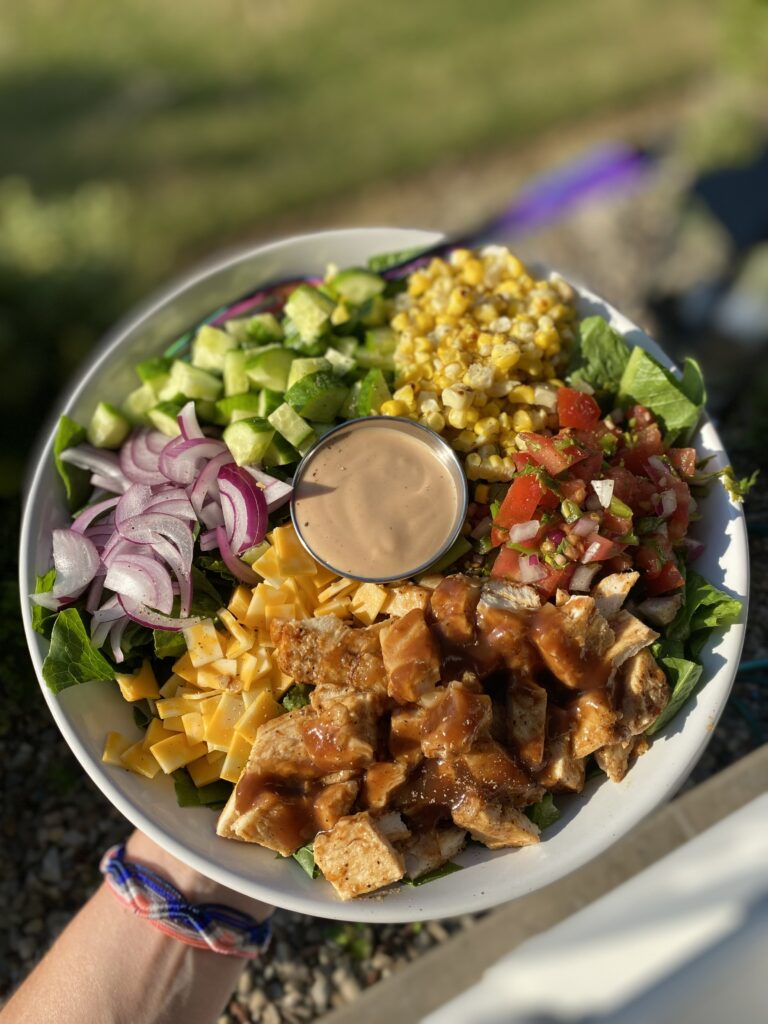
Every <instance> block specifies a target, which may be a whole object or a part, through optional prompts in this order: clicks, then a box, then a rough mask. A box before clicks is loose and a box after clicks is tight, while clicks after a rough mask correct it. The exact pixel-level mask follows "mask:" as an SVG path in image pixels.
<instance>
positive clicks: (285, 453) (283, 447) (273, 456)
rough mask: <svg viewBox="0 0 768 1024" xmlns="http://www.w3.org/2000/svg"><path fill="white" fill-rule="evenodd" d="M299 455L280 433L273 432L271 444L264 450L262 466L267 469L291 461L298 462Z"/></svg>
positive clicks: (287, 463)
mask: <svg viewBox="0 0 768 1024" xmlns="http://www.w3.org/2000/svg"><path fill="white" fill-rule="evenodd" d="M300 458H301V456H300V455H299V453H298V452H297V451H296V449H295V448H294V447H293V445H292V444H290V443H289V442H288V441H286V440H285V438H284V437H283V436H282V435H281V434H275V436H274V437H273V438H272V444H270V446H269V448H267V450H266V451H265V452H264V466H265V468H267V469H269V468H270V467H271V466H288V465H290V464H291V463H292V462H298V461H299V459H300Z"/></svg>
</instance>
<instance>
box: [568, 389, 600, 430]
mask: <svg viewBox="0 0 768 1024" xmlns="http://www.w3.org/2000/svg"><path fill="white" fill-rule="evenodd" d="M557 415H558V417H559V418H560V426H561V427H576V428H577V429H579V430H589V428H590V427H592V426H594V425H595V424H596V423H597V422H598V420H599V419H600V406H599V405H598V404H597V402H596V401H595V400H594V398H593V397H592V396H591V395H585V394H584V393H583V392H582V391H576V390H575V389H574V388H558V391H557Z"/></svg>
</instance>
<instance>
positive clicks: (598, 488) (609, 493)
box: [592, 479, 615, 508]
mask: <svg viewBox="0 0 768 1024" xmlns="http://www.w3.org/2000/svg"><path fill="white" fill-rule="evenodd" d="M614 486H615V481H613V480H611V479H608V480H593V481H592V490H593V491H594V492H595V495H596V496H597V500H598V501H599V502H600V504H601V505H602V507H603V508H608V506H609V505H610V504H611V498H612V497H613V488H614Z"/></svg>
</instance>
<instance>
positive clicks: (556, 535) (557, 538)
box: [548, 530, 565, 547]
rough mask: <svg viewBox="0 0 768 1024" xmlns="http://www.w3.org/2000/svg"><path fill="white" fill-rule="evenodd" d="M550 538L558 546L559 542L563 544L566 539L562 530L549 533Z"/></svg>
mask: <svg viewBox="0 0 768 1024" xmlns="http://www.w3.org/2000/svg"><path fill="white" fill-rule="evenodd" d="M548 538H549V540H551V541H552V543H553V544H554V545H555V547H557V545H558V544H562V543H563V541H564V540H565V534H564V533H563V531H562V530H553V531H552V533H550V534H548Z"/></svg>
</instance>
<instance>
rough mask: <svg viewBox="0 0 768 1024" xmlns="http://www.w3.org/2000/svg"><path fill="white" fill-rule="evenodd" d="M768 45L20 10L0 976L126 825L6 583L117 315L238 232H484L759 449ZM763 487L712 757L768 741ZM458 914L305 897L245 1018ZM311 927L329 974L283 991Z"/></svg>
mask: <svg viewBox="0 0 768 1024" xmlns="http://www.w3.org/2000/svg"><path fill="white" fill-rule="evenodd" d="M767 52H768V2H766V0H643V2H636V0H580V2H579V3H578V4H575V3H569V2H567V0H537V2H536V3H531V2H523V0H474V2H473V3H472V4H467V3H462V2H459V0H420V2H419V3H405V2H399V3H398V2H390V3H388V4H381V3H376V4H374V3H361V2H360V0H357V2H352V0H325V2H324V3H323V4H318V3H313V2H311V0H217V2H216V3H211V2H210V0H185V2H184V3H181V2H179V0H167V2H165V3H162V4H158V3H157V2H156V0H112V2H111V3H109V4H104V3H102V2H100V0H67V2H64V0H25V2H24V3H23V4H20V3H16V4H12V3H10V2H7V3H4V4H2V5H1V6H0V353H1V354H2V363H0V366H1V367H2V372H0V396H1V399H2V400H1V401H0V421H2V433H3V438H4V443H3V445H2V448H0V498H1V500H2V517H1V519H0V530H1V531H2V532H1V536H0V539H1V540H2V544H0V552H1V555H0V557H2V559H3V574H2V578H3V583H2V587H3V590H2V616H0V628H2V631H3V633H2V638H0V686H2V692H3V698H2V701H0V744H1V745H2V746H3V750H2V751H0V754H1V755H2V756H3V760H4V765H5V766H6V768H5V771H4V773H3V782H2V785H3V787H4V790H5V794H4V797H7V799H4V807H6V808H8V811H9V813H7V814H6V815H5V816H4V821H3V823H2V829H3V833H2V839H1V840H0V880H2V885H3V886H7V887H8V893H4V892H2V891H0V903H2V904H3V905H8V906H9V907H10V908H11V909H10V911H9V915H10V916H9V918H8V920H9V922H10V923H9V929H10V930H9V931H8V932H7V933H5V934H3V935H0V964H3V965H4V966H3V967H2V968H0V993H2V992H3V991H7V988H8V986H10V985H11V984H13V982H14V981H15V980H16V979H18V977H19V976H20V975H21V974H23V973H24V972H25V971H26V970H27V969H28V967H29V965H30V964H31V963H32V962H34V960H35V958H36V957H37V956H38V955H39V953H40V952H41V951H43V950H44V949H45V947H46V945H47V943H48V942H49V941H50V939H51V937H52V936H53V935H54V934H55V933H56V931H58V930H59V929H60V928H61V926H62V924H63V923H64V922H65V921H66V919H67V917H68V915H69V913H70V912H71V910H72V908H73V907H75V906H77V904H78V902H79V900H81V899H82V897H83V895H84V893H86V892H87V891H89V889H90V887H92V885H93V884H94V880H95V868H94V864H95V855H93V854H92V853H91V850H92V849H93V850H96V851H100V850H101V849H102V847H103V845H104V844H105V842H106V840H107V839H108V838H112V837H114V836H118V837H119V836H120V835H121V834H122V833H121V830H122V828H123V826H122V824H121V822H120V819H119V818H118V817H117V815H116V814H114V812H112V811H110V810H109V809H108V808H105V806H104V805H103V804H102V802H101V798H100V797H99V796H98V795H97V794H95V793H94V792H93V791H92V789H91V787H90V784H89V783H88V782H87V780H86V779H85V778H84V776H83V775H82V773H81V772H80V770H79V769H78V768H77V766H76V765H75V764H74V762H73V761H72V759H71V757H70V755H69V753H68V752H67V750H66V748H65V747H64V745H63V743H62V742H61V741H60V740H59V738H58V735H57V734H56V733H55V732H54V730H53V728H52V727H51V726H50V725H49V724H48V722H47V719H46V717H45V713H44V710H43V704H42V701H41V698H40V696H39V693H38V691H37V683H36V681H35V679H34V675H33V672H32V669H31V666H30V664H29V662H28V658H27V655H26V648H25V646H24V642H23V637H22V634H21V632H20V625H19V619H18V594H17V585H16V581H15V574H16V554H15V550H16V543H17V541H16V533H17V529H18V517H19V494H20V488H21V483H22V479H23V472H24V467H25V462H26V459H27V455H28V452H29V450H30V448H31V446H32V445H33V443H34V440H35V436H36V432H37V430H38V429H39V427H40V424H41V421H42V420H44V419H45V417H46V415H47V414H48V412H49V410H50V408H51V406H52V403H54V402H55V399H56V395H57V393H58V391H59V390H60V389H61V388H62V387H63V386H64V384H65V383H66V381H67V379H68V377H69V376H70V375H71V374H72V373H73V372H74V371H75V370H76V369H77V367H78V366H79V365H80V364H81V363H82V361H83V360H84V359H85V358H86V357H87V354H88V352H89V350H90V348H91V347H92V346H93V345H94V344H95V343H96V342H97V341H98V339H99V337H100V336H101V335H102V333H103V332H104V331H105V330H106V329H107V328H108V327H109V326H110V325H111V324H113V323H114V322H115V321H116V320H117V319H118V318H120V317H122V316H123V315H124V314H125V313H126V312H127V311H128V310H129V309H130V307H131V305H132V304H133V303H135V302H136V301H138V300H140V299H141V298H143V297H145V296H146V295H147V293H149V292H151V291H153V290H154V289H157V288H159V287H161V286H162V285H164V284H165V283H166V282H168V281H169V279H170V278H171V277H172V276H173V275H175V274H177V273H179V272H182V271H184V270H186V269H188V268H190V267H192V266H193V265H194V264H195V263H197V262H198V261H200V260H202V259H205V258H206V257H208V256H209V255H211V254H212V253H214V252H216V251H219V250H222V249H225V248H228V247H232V246H235V245H238V244H246V243H252V242H257V241H259V240H266V239H269V238H274V237H277V236H280V235H285V234H289V233H292V232H297V231H306V230H312V229H320V228H323V227H341V226H349V225H366V224H368V225H370V224H398V225H412V226H419V227H431V228H437V229H440V230H443V231H445V232H447V233H449V234H456V235H464V234H467V233H472V232H476V237H478V238H479V237H482V238H483V239H486V238H490V237H494V238H495V239H498V240H501V241H504V242H507V243H508V244H510V245H511V246H512V247H513V248H514V249H515V250H516V251H518V252H519V253H520V254H521V255H523V256H524V257H529V258H534V259H542V260H545V261H548V262H550V263H552V264H554V265H556V266H557V267H558V268H560V269H561V270H563V271H564V272H565V273H566V274H570V275H572V276H573V277H574V278H575V279H577V280H581V281H583V282H585V283H588V284H589V286H590V287H591V288H592V289H593V290H595V291H597V292H598V293H601V294H602V295H604V296H605V297H606V298H607V299H609V300H610V301H611V302H613V303H614V304H615V305H617V306H618V307H620V308H621V309H622V310H624V311H625V312H627V313H628V315H629V316H630V317H633V318H634V319H635V320H637V321H638V322H639V323H640V324H641V325H643V326H644V327H645V328H646V329H647V330H648V331H649V332H650V333H652V334H654V335H655V336H656V337H657V338H658V339H659V340H660V341H661V343H662V344H663V345H664V346H665V347H666V348H667V350H668V351H669V352H670V353H671V354H673V355H680V354H682V353H684V352H691V353H693V354H695V355H697V356H698V357H699V358H700V359H701V361H702V362H703V364H704V366H705V370H706V374H707V379H708V382H709V386H710V398H711V401H710V408H711V410H712V412H713V414H714V415H715V417H716V419H717V421H718V424H719V426H720V427H721V428H722V431H723V433H724V436H725V438H726V443H727V446H728V448H729V451H730V454H731V457H732V459H733V461H734V464H735V467H736V470H737V474H738V475H740V476H743V475H746V474H748V473H749V472H751V471H752V470H753V469H754V468H755V467H756V466H758V465H759V464H760V463H761V462H763V463H764V462H765V461H766V459H765V440H764V439H765V437H766V434H767V432H768V348H767V345H768V102H766V101H768V61H766V58H765V55H766V53H767ZM766 491H767V489H766V483H765V475H764V476H763V478H762V480H761V482H759V483H758V485H757V487H756V488H755V490H754V491H753V494H752V496H751V499H750V501H749V504H748V510H749V517H750V525H751V531H752V543H753V559H754V560H755V569H756V570H759V571H755V572H754V574H753V580H754V584H753V587H754V589H753V600H752V608H753V612H752V617H753V621H752V623H751V627H750V634H749V639H748V648H747V651H746V657H747V658H749V659H751V660H752V661H753V662H755V664H758V668H757V669H755V670H749V671H747V672H746V673H745V674H744V675H743V676H742V677H740V680H739V682H738V684H737V687H736V690H735V696H734V700H733V702H732V705H731V708H730V709H729V712H728V713H727V715H726V718H725V719H724V721H723V724H722V725H721V727H720V728H719V729H718V732H717V734H716V736H715V739H714V741H713V743H712V745H711V746H710V748H709V751H708V753H707V755H706V757H705V760H704V761H703V762H702V765H701V766H700V768H699V769H698V770H697V771H698V772H699V777H703V776H704V775H706V774H707V773H711V772H713V771H716V770H718V768H719V767H722V766H723V765H724V764H726V763H728V761H729V760H733V759H734V758H735V757H738V756H739V755H740V754H741V753H744V752H746V751H747V750H749V749H751V747H754V746H755V745H757V744H758V743H761V742H764V741H765V738H766V730H767V725H766V722H767V720H768V714H767V712H766V700H765V696H764V695H765V682H764V676H763V675H762V674H761V673H762V672H763V669H764V667H765V664H764V657H765V653H766V646H767V644H766V626H765V625H764V623H762V622H760V618H761V611H762V609H764V608H765V607H766V604H765V597H766V584H765V582H764V579H765V577H766V572H765V571H764V570H765V569H766V568H767V567H766V562H765V539H764V538H765V529H766V521H768V497H767V496H766ZM761 658H762V659H763V669H760V668H759V662H760V659H761ZM30 794H32V799H31V800H30ZM86 823H87V827H86ZM43 852H44V853H45V856H46V857H47V858H48V862H47V866H45V870H44V871H42V873H41V870H40V858H41V856H43ZM81 858H84V865H85V866H82V867H78V866H77V865H78V863H79V862H80V860H81ZM62 878H66V879H67V881H68V885H67V886H65V887H63V888H62V886H61V880H62ZM6 897H7V899H6ZM460 926H461V923H460V922H459V923H457V922H453V923H451V924H445V925H444V924H439V923H434V927H432V929H431V931H430V930H429V928H424V929H417V928H414V927H411V928H410V929H399V930H398V929H396V928H388V929H379V930H373V929H361V930H359V931H358V932H354V931H348V930H347V931H345V930H344V929H342V930H341V931H340V932H338V929H337V932H338V934H335V933H333V932H332V930H331V931H329V930H328V929H324V927H323V926H322V923H311V924H310V923H308V922H303V923H301V922H299V923H297V918H296V915H285V918H284V924H283V925H281V927H283V928H284V933H283V936H282V937H281V938H280V940H279V941H278V943H277V944H276V946H275V947H274V949H275V952H274V962H270V963H268V964H267V965H266V967H265V968H264V969H265V970H267V971H271V972H272V973H271V975H269V976H259V978H258V979H256V981H254V979H253V977H251V980H250V982H248V981H246V983H244V986H243V991H242V992H240V993H239V995H238V996H237V997H236V998H235V999H234V1000H233V1006H234V1007H235V1008H234V1009H231V1010H230V1011H228V1012H229V1013H230V1016H227V1017H226V1019H227V1020H230V1019H231V1020H241V1021H243V1020H250V1019H253V1020H264V1021H267V1022H269V1024H279V1021H281V1020H287V1021H290V1020H310V1019H314V1017H313V1015H316V1014H318V1013H320V1012H322V1011H323V1010H325V1009H327V1008H329V1007H330V1006H331V1005H336V1004H338V1003H339V1002H343V1001H345V1000H349V999H352V998H354V995H355V993H356V991H359V990H360V989H361V988H362V987H365V986H366V985H367V984H369V983H371V982H372V981H375V980H376V979H377V978H378V977H380V976H382V974H384V973H387V972H388V971H389V970H391V969H393V965H394V966H396V964H397V962H398V958H406V959H407V958H412V957H413V956H415V955H418V952H419V950H420V949H422V948H428V947H429V946H430V945H431V944H434V943H435V942H438V941H441V940H442V938H443V937H444V935H446V934H447V933H448V931H450V930H452V929H454V928H456V927H460ZM299 928H301V929H303V931H302V932H301V934H302V935H303V939H304V954H305V961H306V963H305V965H304V966H305V967H306V970H307V971H309V972H310V975H309V980H307V978H305V977H304V975H302V978H303V979H304V980H301V981H300V982H295V984H294V981H295V979H294V981H291V982H290V984H294V988H293V989H291V988H290V985H289V981H287V980H286V978H285V977H284V975H285V972H286V971H288V970H289V968H288V967H285V964H288V965H290V964H291V962H292V960H293V959H294V958H293V957H292V955H291V936H292V935H294V933H295V934H299V932H298V931H296V929H299ZM307 929H309V931H307ZM307 935H309V936H310V939H311V942H310V948H311V952H307V946H306V942H307ZM281 943H283V945H282V946H281ZM312 943H314V945H312ZM329 949H330V950H331V953H328V950H329ZM281 957H282V959H281ZM323 957H325V961H323ZM313 958H314V959H313ZM329 958H330V959H329ZM339 958H341V960H339ZM377 958H378V959H377ZM324 962H325V966H323V963H324ZM329 962H330V963H331V964H332V967H331V968H330V969H329V970H326V967H327V966H328V963H329ZM338 963H343V964H345V965H346V966H345V967H344V970H343V971H342V972H341V974H340V975H339V976H335V975H334V973H333V972H334V971H336V970H337V967H338ZM280 964H283V967H280ZM306 964H310V966H309V967H307V966H306ZM294 966H295V965H294ZM300 966H301V965H300ZM316 968H317V972H319V973H316V974H313V973H312V972H313V971H315V969H316ZM321 968H322V969H321ZM291 969H292V968H291ZM259 970H262V968H261V967H260V968H259ZM281 971H282V972H283V973H282V974H281ZM305 973H306V972H305ZM317 979H321V980H317ZM322 979H324V980H322ZM334 979H335V980H334ZM313 984H314V986H315V988H314V990H312V991H314V994H313V995H312V994H311V989H312V985H313ZM269 986H272V987H271V988H270V987H269ZM297 986H298V987H297ZM263 992H267V993H268V994H267V995H266V996H264V997H263V1001H262V995H263ZM286 992H287V993H288V995H289V996H290V995H291V993H292V992H293V993H294V995H293V996H291V999H292V1000H293V1001H292V1002H291V999H289V1000H288V1002H289V1003H290V1005H286V1004H285V1000H286V998H287V997H286ZM297 992H298V993H299V995H298V996H296V995H295V994H296V993H297ZM291 1014H293V1016H291ZM238 1015H239V1016H238Z"/></svg>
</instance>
